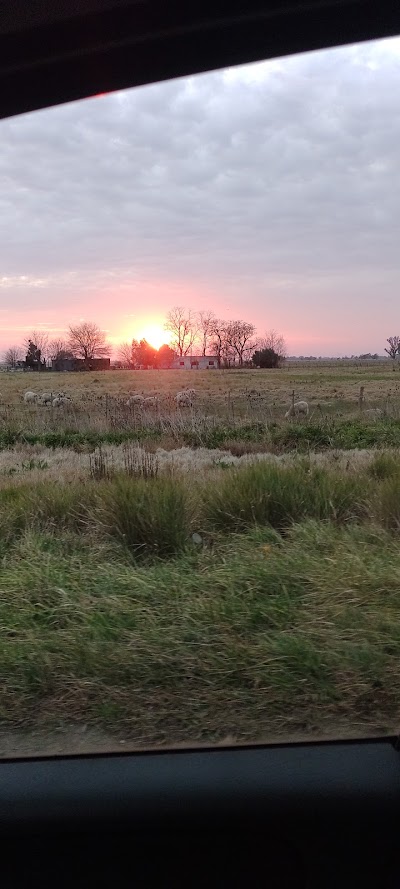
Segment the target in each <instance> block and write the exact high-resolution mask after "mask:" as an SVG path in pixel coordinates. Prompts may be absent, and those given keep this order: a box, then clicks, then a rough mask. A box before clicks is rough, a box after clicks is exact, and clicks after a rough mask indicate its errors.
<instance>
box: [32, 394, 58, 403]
mask: <svg viewBox="0 0 400 889" xmlns="http://www.w3.org/2000/svg"><path fill="white" fill-rule="evenodd" d="M53 398H54V395H52V393H51V392H42V394H41V395H38V397H37V399H36V401H37V403H38V404H51V402H52V401H53Z"/></svg>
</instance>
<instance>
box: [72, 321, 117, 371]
mask: <svg viewBox="0 0 400 889" xmlns="http://www.w3.org/2000/svg"><path fill="white" fill-rule="evenodd" d="M68 333H69V336H68V348H69V349H70V351H71V352H72V354H73V355H74V356H75V358H82V359H83V361H84V362H85V364H86V366H87V367H90V362H91V361H92V360H93V358H107V357H108V356H109V355H110V352H111V346H110V345H109V344H108V343H107V339H106V334H105V333H104V331H103V330H101V329H100V327H98V325H97V324H94V322H92V321H83V322H82V323H81V324H77V325H72V324H71V325H70V327H69V328H68Z"/></svg>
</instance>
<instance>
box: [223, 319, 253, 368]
mask: <svg viewBox="0 0 400 889" xmlns="http://www.w3.org/2000/svg"><path fill="white" fill-rule="evenodd" d="M255 332H256V329H255V327H254V324H249V323H248V322H247V321H228V323H227V331H226V342H227V344H228V346H230V348H231V349H232V352H233V354H234V355H235V358H237V360H238V364H239V367H242V366H243V363H244V361H245V358H246V357H247V355H248V354H249V353H250V352H254V349H255V347H256V341H255V339H254V336H255Z"/></svg>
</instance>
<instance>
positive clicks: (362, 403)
mask: <svg viewBox="0 0 400 889" xmlns="http://www.w3.org/2000/svg"><path fill="white" fill-rule="evenodd" d="M358 405H359V408H360V411H362V410H363V408H364V386H360V395H359V398H358Z"/></svg>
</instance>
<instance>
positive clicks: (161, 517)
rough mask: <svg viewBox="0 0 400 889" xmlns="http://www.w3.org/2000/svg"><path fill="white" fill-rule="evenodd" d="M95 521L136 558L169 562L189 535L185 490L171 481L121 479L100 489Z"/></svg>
mask: <svg viewBox="0 0 400 889" xmlns="http://www.w3.org/2000/svg"><path fill="white" fill-rule="evenodd" d="M94 521H95V524H96V526H97V528H99V529H100V530H101V532H102V534H103V535H105V536H108V537H109V536H112V537H114V538H116V539H117V540H118V541H120V542H121V543H122V544H123V545H124V546H125V547H127V548H128V549H129V551H130V552H131V553H133V554H134V555H135V556H141V555H153V556H154V555H156V556H159V557H161V558H169V557H170V556H172V555H174V554H176V553H178V552H179V551H180V550H182V549H183V548H184V547H185V544H186V541H187V538H188V535H189V522H188V508H187V502H186V496H185V489H184V487H183V485H182V483H181V482H180V481H179V480H177V479H172V478H168V477H166V478H165V477H160V478H147V479H146V478H127V477H126V476H118V477H116V478H114V479H113V480H112V481H109V482H105V483H104V484H101V485H100V487H99V488H98V489H97V497H96V506H95V509H94Z"/></svg>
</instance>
